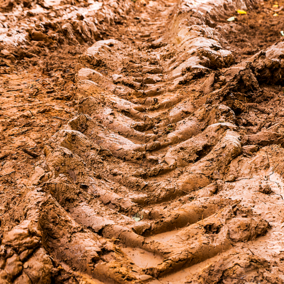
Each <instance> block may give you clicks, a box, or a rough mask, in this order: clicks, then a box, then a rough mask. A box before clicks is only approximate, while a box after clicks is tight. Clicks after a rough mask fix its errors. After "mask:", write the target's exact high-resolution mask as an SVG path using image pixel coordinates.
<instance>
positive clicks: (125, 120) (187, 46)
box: [2, 1, 284, 284]
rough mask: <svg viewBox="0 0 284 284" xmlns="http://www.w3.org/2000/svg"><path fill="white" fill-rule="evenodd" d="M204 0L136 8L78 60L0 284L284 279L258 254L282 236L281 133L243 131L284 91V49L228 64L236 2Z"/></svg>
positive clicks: (250, 4)
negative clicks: (269, 92)
mask: <svg viewBox="0 0 284 284" xmlns="http://www.w3.org/2000/svg"><path fill="white" fill-rule="evenodd" d="M204 2H206V1H204ZM219 2H220V3H221V2H222V3H221V4H222V9H223V10H224V11H225V12H224V11H223V10H222V11H220V10H219V9H221V8H220V7H219V6H218V5H219ZM256 4H257V1H241V5H245V8H246V9H253V8H254V7H255V5H256ZM192 5H193V6H192ZM198 5H201V4H198V3H196V2H194V1H193V2H190V1H189V2H182V1H181V2H180V3H179V4H176V3H175V2H163V1H150V2H149V3H145V6H144V5H143V3H140V4H139V3H138V4H136V8H135V9H134V11H132V12H131V13H130V14H129V15H128V16H127V21H126V20H125V21H123V22H121V23H119V24H117V25H114V26H113V25H112V26H111V25H110V26H109V39H105V40H99V41H97V42H96V43H95V44H94V45H92V46H91V47H89V48H88V49H87V50H86V51H85V53H84V54H82V55H81V56H80V62H81V64H83V66H84V68H82V69H80V70H79V71H78V73H77V75H76V84H77V91H76V97H75V100H76V102H77V112H78V113H77V115H76V116H75V117H74V118H73V119H71V120H70V121H69V122H68V124H67V125H65V126H63V127H62V128H61V129H60V130H59V131H58V132H57V133H56V134H55V135H54V136H53V137H52V138H51V139H50V141H49V142H48V143H46V146H45V149H44V156H45V158H44V160H43V161H42V162H41V163H39V164H38V166H37V168H36V174H35V175H34V176H33V179H32V182H33V187H31V190H30V192H29V193H28V194H27V196H26V200H25V204H26V205H25V207H24V214H25V218H26V220H25V221H24V222H22V223H21V224H20V225H18V226H17V227H15V228H14V229H13V230H12V231H10V232H8V233H6V235H4V237H3V240H2V244H3V245H6V246H7V248H9V249H11V248H13V249H14V250H15V251H17V254H14V256H12V257H14V258H15V257H16V258H17V257H18V256H17V255H19V257H20V258H21V259H15V260H14V259H13V260H11V257H10V258H7V257H5V259H7V260H5V261H6V262H4V265H6V266H5V267H7V265H8V268H9V263H8V262H9V261H10V262H11V263H12V262H13V263H15V262H17V261H18V263H19V264H18V270H19V272H18V274H15V275H16V276H17V277H15V275H14V276H11V277H10V276H9V277H10V279H9V277H8V278H7V283H9V282H8V281H14V282H13V283H51V282H48V281H49V280H50V279H51V278H52V277H53V278H52V279H53V281H55V282H56V281H57V282H56V283H100V282H99V281H102V283H153V284H154V283H248V282H249V283H284V280H283V277H282V276H281V272H280V271H281V265H280V264H278V266H277V265H274V264H273V263H276V262H277V261H279V257H281V249H280V250H279V251H278V254H277V253H276V248H275V246H274V247H273V250H275V254H277V257H275V258H274V259H273V258H272V257H271V254H269V253H268V252H267V251H266V249H265V247H266V246H267V244H268V242H269V241H272V242H273V241H274V240H275V238H274V239H273V238H272V237H271V236H272V235H271V234H278V236H279V238H281V236H282V234H283V232H282V229H280V227H281V225H280V223H278V221H279V220H280V219H281V218H282V217H281V216H282V215H281V210H280V208H281V206H283V197H282V193H281V188H282V184H281V182H282V181H281V179H282V177H281V176H282V172H277V169H280V168H281V166H279V164H281V163H283V162H281V161H278V160H277V159H278V158H279V156H281V154H283V149H282V147H281V146H276V145H272V146H269V145H271V144H278V145H279V144H280V145H281V143H282V139H283V134H281V133H279V132H278V133H277V130H274V131H273V132H271V131H270V128H269V129H262V130H261V131H264V132H265V134H266V135H267V136H265V135H259V134H258V133H259V131H260V129H258V130H256V131H255V132H254V133H253V132H251V128H249V126H250V125H249V123H248V121H252V120H251V118H249V115H252V114H251V113H250V112H249V110H248V107H255V108H261V106H260V104H256V103H255V102H254V100H255V98H256V97H257V98H258V100H259V101H260V103H261V102H264V104H265V99H263V100H261V99H260V98H262V97H263V96H264V97H265V95H264V93H265V91H264V90H265V89H264V88H274V87H275V86H278V85H282V84H283V80H282V76H283V75H284V70H283V68H284V67H283V59H282V54H283V51H284V45H283V42H279V43H278V44H277V46H276V47H275V46H272V47H270V48H268V49H267V50H266V51H265V52H264V51H263V52H260V53H256V54H254V55H252V56H251V57H248V59H244V60H243V61H241V62H240V63H237V64H236V63H235V57H234V54H233V53H232V52H230V51H228V50H226V49H224V47H222V46H221V45H220V43H219V42H218V35H219V36H221V34H217V33H216V32H215V31H214V28H215V27H216V25H218V22H219V24H220V25H221V23H223V22H222V19H219V18H218V13H220V14H222V13H223V14H224V13H225V15H223V14H222V17H225V16H226V13H229V11H231V10H232V11H234V10H235V6H234V5H235V4H232V3H231V2H230V5H231V6H230V7H227V6H225V4H224V5H223V1H217V4H214V3H210V2H206V3H204V6H202V5H201V6H200V7H201V8H200V7H199V6H198ZM206 5H207V6H206ZM236 5H238V4H236ZM185 6H186V7H185ZM195 6H196V8H194V7H195ZM192 7H193V8H192ZM202 7H205V8H202ZM186 9H188V10H189V11H187V10H186ZM190 9H191V10H190ZM198 9H200V10H198ZM202 9H207V10H208V11H211V10H210V9H212V18H210V16H208V14H204V13H203V14H202V11H203V10H202ZM214 9H215V10H214ZM230 9H231V10H230ZM185 12H187V13H189V14H190V13H191V14H190V15H189V14H186V16H185V14H184V13H185ZM194 21H195V22H194ZM264 81H266V82H265V83H266V87H263V83H262V82H264ZM249 94H250V95H249ZM271 101H272V100H271ZM243 120H246V123H244V124H242V121H243ZM281 123H282V122H281ZM247 126H248V128H246V127H247ZM277 127H278V128H279V127H280V126H279V125H278V126H277ZM257 135H258V136H257ZM273 135H274V136H273ZM263 137H267V139H266V141H267V143H266V144H261V143H262V139H263ZM275 137H276V138H275ZM274 138H275V139H274ZM273 139H274V140H273ZM275 141H277V143H276V142H275ZM279 141H280V142H279ZM267 145H268V146H267ZM262 146H267V147H264V148H261V147H262ZM259 147H260V148H259ZM267 161H268V164H267ZM276 165H277V167H276ZM270 178H273V179H274V180H275V179H277V181H273V182H272V181H271V180H270ZM278 192H279V193H278ZM272 193H275V194H274V195H273V194H272ZM271 194H272V195H271ZM262 204H265V206H268V207H269V206H270V205H271V204H274V209H273V210H274V211H273V212H274V213H273V214H274V215H275V216H277V217H275V218H276V219H277V220H276V221H275V223H274V221H273V220H272V218H273V217H271V216H270V217H269V214H268V215H267V211H266V210H264V211H263V210H261V209H262V208H261V206H263V205H262ZM267 204H268V205H267ZM269 204H270V205H269ZM271 206H272V205H271ZM271 232H273V233H271ZM269 234H270V235H269ZM276 239H277V238H276ZM275 242H276V241H275ZM3 249H4V248H3ZM5 249H6V248H5ZM6 250H7V249H6ZM23 253H25V255H26V256H25V255H24V256H23ZM3 255H5V254H4V252H3ZM19 257H18V258H19ZM43 260H44V261H43ZM273 261H274V262H273ZM22 262H23V263H24V265H23V268H22V267H21V268H19V267H20V266H21V265H22V264H21V263H22ZM29 262H30V266H29ZM5 263H6V264H5ZM7 263H8V264H7ZM35 263H38V266H39V267H40V269H41V270H42V271H43V272H42V273H43V276H42V278H41V280H37V281H39V282H34V281H32V280H31V279H32V277H33V273H34V270H36V269H37V266H36V264H35ZM14 266H15V265H14ZM273 266H274V267H273ZM3 267H4V266H3ZM15 267H16V268H17V266H15ZM52 267H53V268H52ZM16 268H13V269H16ZM5 269H6V268H5ZM52 269H53V270H52ZM6 270H7V269H6ZM51 270H52V273H51V274H50V271H51ZM21 271H23V272H21ZM18 275H20V276H18ZM50 275H52V276H50ZM34 277H35V276H34ZM43 277H46V278H45V279H46V280H42V279H44V278H43ZM50 277H51V278H50ZM281 277H282V278H281ZM19 278H20V280H19ZM14 279H16V280H14ZM34 279H37V278H34ZM3 281H4V280H3ZM19 281H20V282H19ZM50 281H51V280H50ZM78 281H80V282H78ZM84 281H85V282H84ZM3 283H6V282H3Z"/></svg>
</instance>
